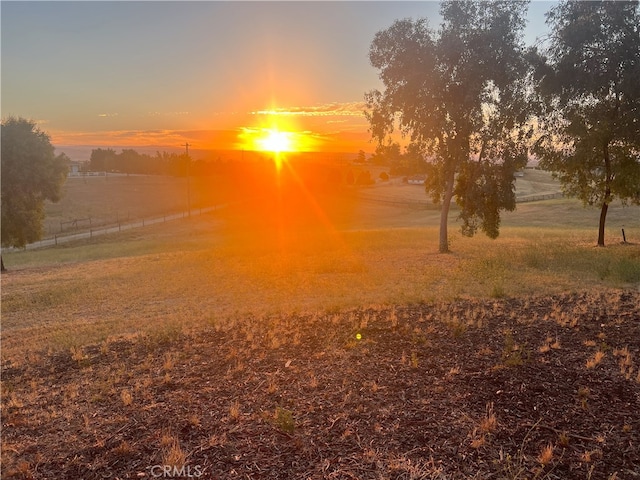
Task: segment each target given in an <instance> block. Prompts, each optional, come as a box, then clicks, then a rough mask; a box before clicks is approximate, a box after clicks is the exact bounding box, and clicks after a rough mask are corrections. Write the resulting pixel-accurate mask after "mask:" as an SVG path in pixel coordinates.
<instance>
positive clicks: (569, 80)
mask: <svg viewBox="0 0 640 480" xmlns="http://www.w3.org/2000/svg"><path fill="white" fill-rule="evenodd" d="M547 23H548V24H549V25H550V26H551V27H552V31H551V36H550V39H549V43H548V48H546V49H545V50H544V51H542V52H537V51H536V52H533V54H532V59H533V60H534V61H535V62H536V77H535V78H536V81H537V83H536V86H537V92H538V93H539V95H540V99H541V103H540V104H541V106H542V115H541V116H540V127H541V130H542V131H543V132H544V133H543V135H542V136H541V138H540V139H539V140H538V141H537V142H536V144H535V147H534V153H535V154H536V155H537V156H538V157H539V158H540V160H541V162H540V163H541V165H542V166H543V167H545V168H547V169H549V170H551V171H552V172H554V175H555V176H556V177H557V178H558V179H559V180H560V181H561V183H562V185H563V188H564V191H565V193H567V194H568V195H570V196H574V197H577V198H579V199H581V200H582V201H583V203H584V204H585V205H594V206H598V207H600V223H599V229H598V245H601V246H604V243H605V241H604V240H605V220H606V216H607V210H608V208H609V205H610V204H611V202H612V201H613V200H614V199H615V198H618V199H620V200H621V201H622V202H623V203H627V202H633V203H640V15H639V12H638V2H637V1H633V2H611V1H598V2H596V1H593V2H581V1H564V2H561V3H560V4H558V5H557V6H556V7H554V8H553V9H551V10H550V12H549V13H548V14H547Z"/></svg>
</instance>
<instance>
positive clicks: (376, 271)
mask: <svg viewBox="0 0 640 480" xmlns="http://www.w3.org/2000/svg"><path fill="white" fill-rule="evenodd" d="M110 180H111V179H110ZM376 188H377V187H374V188H371V189H367V190H366V192H365V195H364V196H365V197H366V200H364V201H358V200H357V198H354V196H349V197H348V198H346V199H342V198H340V199H339V201H337V200H336V199H335V198H334V199H331V200H327V201H316V200H317V199H314V198H307V199H306V200H305V201H306V202H307V203H308V205H305V208H302V207H296V208H295V209H291V208H288V207H287V198H282V199H279V201H277V202H271V201H264V202H256V203H249V204H247V205H244V206H242V207H234V208H229V209H226V210H222V211H218V212H216V213H213V214H207V215H203V216H201V217H194V218H191V219H188V220H187V219H185V220H180V221H176V222H172V223H167V224H162V225H155V226H150V227H147V228H145V229H140V230H132V231H128V232H126V233H123V234H120V235H112V236H104V237H100V238H94V239H92V240H86V241H81V242H76V243H73V244H65V245H64V246H63V245H61V246H58V247H55V248H50V249H42V250H29V251H24V252H19V251H15V252H8V253H6V254H5V263H6V264H7V266H8V267H9V268H10V272H8V273H7V274H3V276H2V332H1V334H2V426H3V435H2V437H3V439H2V442H3V446H2V477H3V478H24V479H30V478H33V479H51V478H57V479H78V478H84V479H101V478H120V479H124V478H209V479H226V478H250V479H254V478H255V479H263V478H264V479H267V478H269V479H271V478H273V479H275V478H281V479H289V478H300V479H302V478H304V479H321V478H334V479H343V478H344V479H353V478H357V479H463V478H478V479H480V478H483V479H484V478H510V479H525V478H527V479H530V478H539V479H541V478H547V479H557V478H562V479H585V478H593V479H600V478H602V479H614V478H617V479H633V478H638V477H639V476H640V418H639V417H638V414H637V412H638V411H640V320H639V319H640V208H638V207H629V208H623V207H621V206H619V205H615V206H614V207H612V208H611V210H610V214H609V223H608V225H609V230H608V237H607V240H608V242H609V246H608V247H606V248H597V247H595V239H596V233H597V232H596V227H597V214H598V212H597V211H596V210H589V209H583V208H582V206H581V205H580V204H579V203H578V202H575V201H573V200H567V199H558V200H550V201H544V202H533V203H526V204H521V205H519V206H518V209H517V210H516V211H515V212H513V213H510V214H508V215H505V217H504V221H503V227H502V230H501V236H500V237H499V238H498V239H497V240H489V239H486V238H484V237H481V236H478V237H475V238H471V239H469V238H465V237H462V236H461V235H460V234H459V233H458V232H457V230H456V223H455V219H454V217H455V212H453V214H452V220H451V240H452V250H453V253H452V254H448V255H440V254H437V253H436V251H437V233H438V232H437V228H436V226H435V225H436V224H437V219H438V212H437V211H436V210H433V209H428V208H424V209H421V208H413V207H410V208H408V207H407V206H403V205H402V204H401V202H400V204H397V203H391V202H388V201H381V202H378V201H376V199H375V198H374V199H373V200H372V199H371V196H370V195H371V194H372V192H375V191H376ZM382 188H383V187H380V190H381V189H382ZM384 188H387V187H384ZM388 188H391V187H388ZM393 188H397V189H399V190H400V189H406V188H415V187H410V186H401V185H398V186H395V187H393ZM418 188H419V187H418ZM540 188H541V189H542V187H540ZM403 191H408V190H403ZM413 191H415V190H413ZM383 200H386V199H383ZM303 203H304V202H303ZM266 212H272V216H271V217H269V218H266V215H267V213H266ZM273 212H278V214H274V213H273ZM314 219H315V220H314ZM622 225H624V228H625V229H626V231H627V237H628V239H629V241H630V243H628V244H620V232H619V229H620V228H621V226H622Z"/></svg>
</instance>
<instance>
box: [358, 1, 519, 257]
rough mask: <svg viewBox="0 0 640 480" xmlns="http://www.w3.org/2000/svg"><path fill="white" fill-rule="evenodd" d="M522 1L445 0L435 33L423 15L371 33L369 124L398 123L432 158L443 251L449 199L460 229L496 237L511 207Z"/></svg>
mask: <svg viewBox="0 0 640 480" xmlns="http://www.w3.org/2000/svg"><path fill="white" fill-rule="evenodd" d="M526 9H527V4H526V3H525V2H510V1H496V2H475V1H445V2H443V3H442V5H441V9H440V12H441V15H442V19H443V21H442V25H441V27H440V29H439V30H438V31H437V32H436V31H434V30H432V29H431V28H430V27H429V25H428V22H427V20H426V19H419V20H415V21H414V20H410V19H407V20H400V21H396V22H395V23H394V24H393V25H392V26H391V27H390V28H388V29H386V30H383V31H381V32H378V33H377V34H376V36H375V38H374V40H373V42H372V44H371V49H370V52H369V59H370V61H371V64H372V65H373V66H374V67H375V68H377V69H379V70H380V74H379V75H380V79H381V80H382V82H383V84H384V87H385V89H384V91H383V92H380V91H378V90H374V91H371V92H369V93H367V94H366V95H365V98H366V101H367V106H368V111H367V117H368V119H369V122H370V125H371V133H372V136H373V137H374V138H376V139H377V140H378V141H379V142H383V141H384V140H385V139H386V138H387V137H388V136H389V135H390V134H392V133H393V131H394V129H395V128H399V130H400V132H401V133H402V135H404V136H405V137H409V140H410V143H411V144H412V145H413V146H412V148H413V151H416V150H420V151H422V152H424V154H425V155H426V157H427V158H429V159H430V162H429V172H428V179H427V183H426V188H427V192H428V193H429V194H430V195H431V197H432V198H433V199H434V201H436V202H441V203H442V210H441V216H440V241H439V250H440V252H447V251H448V250H449V243H448V234H447V222H448V216H449V209H450V206H451V201H452V199H454V198H455V200H456V203H458V205H459V206H460V208H461V212H460V218H461V220H462V222H463V225H462V232H463V233H464V234H465V235H473V234H474V233H475V232H476V231H477V229H478V228H481V229H482V230H483V231H484V232H485V233H486V234H487V235H488V236H490V237H492V238H495V237H497V236H498V233H499V225H500V211H501V210H503V209H506V210H513V209H514V208H515V193H514V173H515V170H517V169H519V168H522V167H523V166H524V165H525V164H526V161H527V140H528V139H529V137H530V133H531V129H530V128H529V127H528V126H527V120H528V110H527V106H526V103H525V99H526V98H527V95H526V92H527V90H526V79H527V71H528V69H527V62H526V61H525V59H524V52H525V50H524V46H523V45H522V43H521V40H520V39H521V38H522V30H523V28H524V25H525V20H524V16H525V12H526Z"/></svg>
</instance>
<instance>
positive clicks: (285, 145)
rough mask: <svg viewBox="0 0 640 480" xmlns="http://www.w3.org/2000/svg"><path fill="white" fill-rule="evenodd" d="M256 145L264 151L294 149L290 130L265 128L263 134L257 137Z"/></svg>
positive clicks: (290, 150) (291, 150)
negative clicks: (282, 130) (281, 130)
mask: <svg viewBox="0 0 640 480" xmlns="http://www.w3.org/2000/svg"><path fill="white" fill-rule="evenodd" d="M257 143H258V147H259V148H260V150H264V151H266V152H274V153H280V152H293V151H296V148H295V145H294V140H293V135H292V134H291V133H290V132H280V131H278V130H267V131H266V132H265V136H264V137H262V138H260V139H258V142H257Z"/></svg>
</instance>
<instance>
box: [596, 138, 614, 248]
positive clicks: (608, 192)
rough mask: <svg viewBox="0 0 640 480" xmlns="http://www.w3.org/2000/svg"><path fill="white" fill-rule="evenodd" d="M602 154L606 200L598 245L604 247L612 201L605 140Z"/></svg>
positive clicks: (608, 159) (603, 206)
mask: <svg viewBox="0 0 640 480" xmlns="http://www.w3.org/2000/svg"><path fill="white" fill-rule="evenodd" d="M602 155H603V157H604V172H605V179H604V185H605V187H604V201H603V202H602V210H600V225H599V226H598V246H599V247H604V222H605V221H606V219H607V210H608V209H609V203H610V202H611V159H610V158H609V143H608V142H605V144H604V145H603V147H602Z"/></svg>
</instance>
